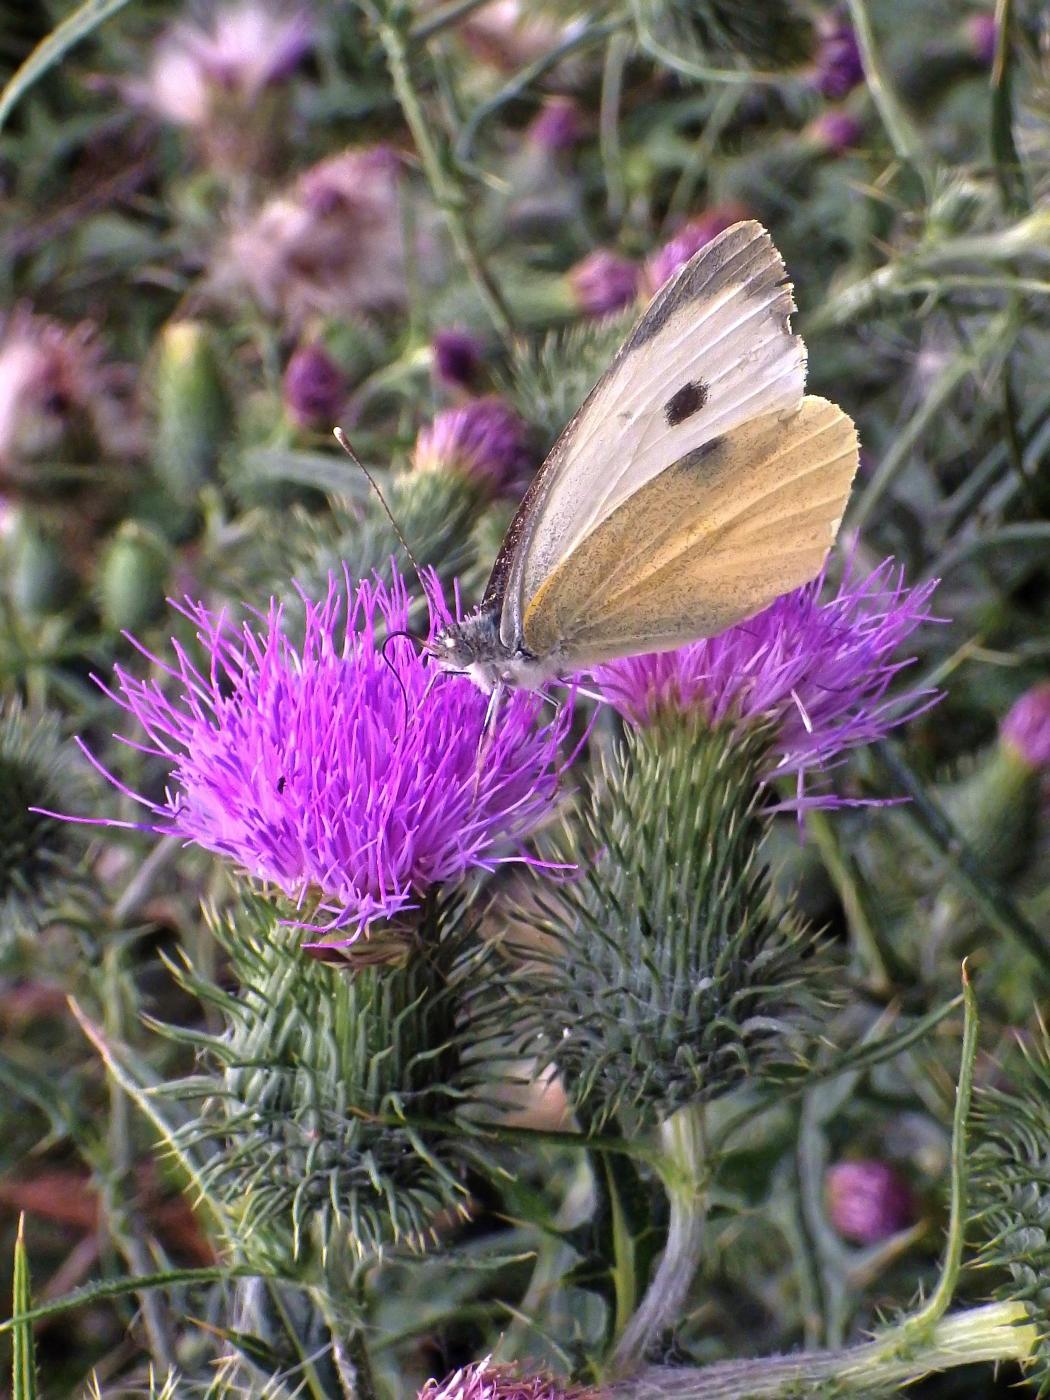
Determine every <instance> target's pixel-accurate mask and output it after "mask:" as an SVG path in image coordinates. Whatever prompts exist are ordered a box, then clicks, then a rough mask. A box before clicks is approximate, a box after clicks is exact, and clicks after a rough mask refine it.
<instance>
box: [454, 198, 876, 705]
mask: <svg viewBox="0 0 1050 1400" xmlns="http://www.w3.org/2000/svg"><path fill="white" fill-rule="evenodd" d="M794 309H795V308H794V301H793V299H792V295H791V286H790V283H789V282H788V279H787V277H786V275H785V272H784V265H783V262H782V261H781V258H780V255H779V253H778V252H777V251H776V249H775V247H774V246H773V243H772V240H771V239H770V237H769V235H768V233H766V231H765V229H763V228H762V227H761V225H759V224H757V223H753V222H747V223H741V224H736V225H734V226H733V227H732V228H730V229H727V230H726V231H725V232H724V233H722V234H721V235H719V237H718V238H716V239H714V240H713V241H712V242H711V243H709V244H708V245H707V246H706V247H705V248H703V249H701V250H700V252H698V253H697V254H696V255H695V256H694V257H693V258H692V259H691V260H690V261H689V262H688V263H686V264H685V266H684V267H683V268H681V270H680V271H679V272H678V273H677V275H676V276H675V277H674V278H672V279H671V281H670V282H668V283H667V285H666V286H664V287H663V288H662V290H661V291H660V292H659V293H658V294H657V296H656V297H655V298H654V300H653V301H652V303H651V304H650V306H649V307H648V308H647V310H646V311H645V312H644V313H643V315H642V317H641V319H640V320H639V322H638V324H637V325H636V326H635V328H634V329H633V331H632V332H631V333H630V334H629V335H628V337H627V339H626V341H625V342H624V344H623V346H622V347H621V349H620V350H619V351H618V353H617V355H616V356H615V358H614V359H613V362H612V364H611V365H610V367H609V369H608V370H607V371H606V373H605V374H604V375H603V376H602V378H601V379H600V380H599V381H598V383H597V384H596V385H595V387H594V389H593V390H592V391H591V393H590V394H589V395H588V397H587V399H586V401H585V402H584V403H583V405H582V406H581V407H580V409H579V410H578V412H577V413H576V414H575V415H574V417H573V419H572V421H571V422H570V423H569V424H568V426H567V427H566V428H565V430H564V432H563V433H562V435H561V437H559V439H558V441H557V442H556V443H555V445H554V447H553V449H552V450H551V452H550V454H549V456H548V457H547V459H546V461H545V462H544V463H543V465H542V466H541V468H540V469H539V471H538V472H537V474H536V477H535V478H534V480H533V482H532V485H531V486H530V488H529V490H528V492H527V494H526V496H525V499H524V500H523V501H522V503H521V505H520V507H519V508H518V511H517V514H516V515H515V517H514V520H513V521H512V523H511V526H510V528H509V530H508V531H507V535H506V537H505V539H504V541H503V544H502V546H501V548H500V551H499V554H498V556H497V559H496V563H495V565H494V567H493V570H492V575H491V577H490V579H489V583H488V586H487V588H486V590H485V596H484V598H483V599H482V602H481V606H480V608H479V609H478V610H477V612H476V613H474V614H472V615H471V616H469V617H467V618H465V619H464V620H462V621H461V622H458V623H454V624H450V625H449V626H447V627H446V628H445V629H443V631H442V632H440V633H439V634H438V636H437V637H436V638H435V650H436V652H437V655H438V657H439V659H440V661H441V664H442V665H444V666H445V667H446V668H447V669H449V670H460V671H467V672H468V673H469V674H470V675H471V676H472V678H473V679H474V680H475V681H476V683H477V684H478V685H479V686H481V687H482V689H484V690H486V691H491V690H493V689H494V688H497V687H500V686H511V687H518V686H520V687H527V688H535V687H537V686H539V685H542V684H544V683H545V682H546V681H548V680H550V679H552V678H553V677H555V676H561V675H565V674H568V673H571V672H573V671H579V670H585V669H588V668H589V667H591V666H594V665H597V664H598V663H599V662H602V661H608V660H611V659H613V658H615V657H618V656H629V655H633V654H637V653H641V652H649V651H666V650H671V649H673V648H675V647H677V646H681V645H683V644H684V643H686V642H689V641H692V640H695V639H696V638H698V637H703V636H712V635H714V634H716V633H718V632H721V631H723V630H724V629H725V628H726V627H729V626H731V625H732V624H733V623H735V622H738V621H740V620H742V619H743V618H746V617H749V616H752V615H753V614H754V613H756V612H759V611H760V610H761V609H762V608H763V607H765V606H767V605H768V604H769V603H771V602H772V601H773V599H774V598H776V597H779V596H780V595H781V594H782V593H786V592H788V591H789V590H790V589H792V588H796V587H798V586H800V585H801V584H804V583H806V582H808V581H809V580H810V579H812V578H813V577H814V576H815V575H816V574H817V573H818V572H819V570H820V568H821V566H822V565H823V563H824V559H825V557H826V555H827V552H828V550H829V549H830V547H831V544H832V543H833V541H834V538H835V534H836V532H837V530H838V525H839V521H840V519H841V517H842V512H843V510H844V508H845V504H846V500H847V498H848V495H849V489H850V485H851V483H852V479H853V474H854V471H855V470H856V465H857V455H858V451H857V439H856V432H855V430H854V428H853V424H852V423H851V422H850V420H849V418H848V417H847V416H846V414H844V413H843V412H842V410H841V409H839V408H838V407H837V406H836V405H834V404H831V403H828V402H827V401H826V400H824V399H820V398H814V397H811V396H807V395H806V394H805V369H806V352H805V346H804V345H803V343H802V341H801V339H800V338H799V337H798V336H796V335H794V334H793V333H792V331H791V326H790V319H789V318H790V314H791V312H792V311H793V310H794Z"/></svg>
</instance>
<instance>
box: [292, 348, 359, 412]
mask: <svg viewBox="0 0 1050 1400" xmlns="http://www.w3.org/2000/svg"><path fill="white" fill-rule="evenodd" d="M281 387H282V389H283V391H284V407H285V410H286V412H287V414H288V417H289V418H290V419H291V420H292V422H293V423H295V424H296V425H297V426H298V427H300V428H328V429H331V428H332V427H333V426H334V425H335V423H336V422H337V420H338V418H339V414H340V412H341V410H342V408H343V405H344V404H345V403H346V393H347V383H346V375H345V374H344V373H343V371H342V370H341V369H340V368H339V366H338V365H337V364H336V362H335V361H334V360H333V359H332V357H331V355H330V354H329V353H328V351H327V350H326V349H325V348H324V346H323V345H317V344H306V345H300V346H298V347H297V348H296V350H295V351H294V353H293V354H292V357H291V359H290V360H289V361H288V364H287V366H286V367H285V371H284V380H283V382H282V385H281Z"/></svg>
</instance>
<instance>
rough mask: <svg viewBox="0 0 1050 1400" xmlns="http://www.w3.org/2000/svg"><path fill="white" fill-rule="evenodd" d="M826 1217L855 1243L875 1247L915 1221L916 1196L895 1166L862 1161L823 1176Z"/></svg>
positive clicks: (837, 1166)
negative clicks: (873, 1245)
mask: <svg viewBox="0 0 1050 1400" xmlns="http://www.w3.org/2000/svg"><path fill="white" fill-rule="evenodd" d="M824 1195H825V1199H826V1201H827V1210H828V1218H829V1219H830V1221H831V1223H832V1225H834V1227H835V1229H836V1230H837V1231H838V1232H839V1234H840V1235H841V1236H842V1237H843V1239H847V1240H852V1241H853V1243H854V1244H878V1243H879V1241H880V1240H885V1239H888V1238H889V1237H890V1235H895V1234H897V1232H898V1231H899V1230H904V1229H906V1228H907V1227H908V1226H909V1225H911V1224H912V1222H913V1221H914V1220H915V1214H916V1210H915V1196H914V1194H913V1192H912V1190H911V1187H910V1186H909V1185H908V1183H907V1181H905V1179H904V1177H903V1176H902V1175H901V1174H900V1172H899V1171H898V1170H897V1168H896V1167H894V1166H892V1165H891V1163H889V1162H880V1161H877V1160H875V1159H873V1158H863V1159H861V1160H859V1161H853V1162H836V1163H835V1164H834V1166H831V1167H829V1168H828V1170H827V1172H826V1173H825V1174H824Z"/></svg>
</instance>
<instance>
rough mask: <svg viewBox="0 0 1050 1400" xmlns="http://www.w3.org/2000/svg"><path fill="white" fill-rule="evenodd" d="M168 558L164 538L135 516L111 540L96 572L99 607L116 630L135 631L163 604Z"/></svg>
mask: <svg viewBox="0 0 1050 1400" xmlns="http://www.w3.org/2000/svg"><path fill="white" fill-rule="evenodd" d="M168 567H169V558H168V550H167V547H166V545H165V544H164V541H163V540H161V539H160V538H159V537H158V536H157V535H156V534H154V532H153V531H152V530H147V529H145V528H144V527H143V526H141V525H139V524H138V523H137V522H136V521H134V520H126V521H125V522H124V523H123V524H122V525H121V527H120V529H119V530H118V531H117V533H116V534H115V535H114V536H113V538H112V539H111V540H110V542H109V545H108V546H107V548H106V550H105V553H104V554H103V557H102V562H101V565H100V567H99V575H98V602H99V611H100V612H101V613H102V619H103V621H104V622H105V623H106V626H107V627H111V628H112V629H113V630H114V631H115V632H124V631H127V632H134V631H137V630H138V629H139V628H140V627H143V626H145V625H146V623H148V622H152V621H153V620H154V619H155V618H156V617H158V616H159V614H160V613H161V612H162V611H163V608H164V597H165V584H166V582H167V578H168Z"/></svg>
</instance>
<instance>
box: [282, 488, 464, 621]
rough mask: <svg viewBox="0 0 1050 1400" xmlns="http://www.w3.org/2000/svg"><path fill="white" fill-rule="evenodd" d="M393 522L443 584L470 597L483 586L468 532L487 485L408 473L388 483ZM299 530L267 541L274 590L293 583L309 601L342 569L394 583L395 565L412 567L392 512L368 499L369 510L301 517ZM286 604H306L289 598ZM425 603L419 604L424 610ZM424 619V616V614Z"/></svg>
mask: <svg viewBox="0 0 1050 1400" xmlns="http://www.w3.org/2000/svg"><path fill="white" fill-rule="evenodd" d="M383 490H384V494H385V495H386V498H387V500H388V502H389V504H390V509H391V511H392V513H393V516H394V519H395V520H396V521H397V522H398V525H399V526H400V527H401V531H402V533H403V534H404V537H405V539H406V540H407V541H408V544H409V547H410V548H411V550H412V553H413V554H414V555H415V557H416V560H417V562H418V563H419V564H420V566H421V567H422V568H427V567H432V568H434V569H436V570H437V572H438V575H439V576H440V578H441V580H442V582H443V583H445V584H446V585H451V583H452V581H453V580H454V579H456V578H458V579H459V580H460V583H461V586H462V587H463V589H464V591H465V592H467V593H468V594H469V593H470V592H472V591H473V590H474V588H480V587H481V586H482V585H483V584H484V577H479V571H478V570H477V568H476V550H475V548H474V546H473V544H472V542H471V538H470V532H471V528H472V526H473V524H474V521H475V519H476V518H477V516H478V514H479V511H480V510H481V508H482V505H483V502H484V491H483V488H482V486H481V485H479V484H478V483H475V482H473V481H471V479H470V478H469V477H467V476H465V475H464V474H463V473H461V472H455V471H429V472H414V471H412V472H404V473H401V474H399V475H397V476H395V477H393V479H392V480H390V481H389V482H388V483H384V487H383ZM295 522H296V527H297V528H295V529H293V530H292V531H289V530H288V529H287V528H286V522H285V528H284V529H283V530H282V532H281V533H280V535H279V536H278V535H274V536H272V537H270V538H269V539H264V540H263V541H262V549H263V551H264V564H263V568H264V572H265V576H266V579H267V581H268V582H269V583H271V584H272V585H273V586H276V587H279V588H281V589H282V590H283V589H285V588H287V580H288V579H289V578H294V579H295V580H296V582H297V583H298V584H299V585H300V587H302V589H303V590H304V592H305V593H306V594H307V596H320V595H322V594H323V593H324V592H325V590H326V589H327V586H328V579H329V577H330V575H332V574H333V573H335V574H337V575H338V574H340V573H341V572H342V569H343V566H344V564H346V566H347V567H348V568H349V569H350V573H351V575H352V576H353V577H355V578H369V577H371V575H372V574H373V573H378V574H379V575H380V576H381V577H383V578H386V579H389V577H390V560H391V557H395V558H397V559H399V560H400V562H401V567H402V568H406V567H407V565H408V561H407V560H406V559H405V558H404V551H403V549H402V547H401V542H400V540H399V539H398V538H397V535H396V534H395V533H394V530H393V527H392V526H391V524H390V521H389V519H388V518H387V515H386V512H385V511H384V509H383V507H382V506H381V505H380V503H379V502H378V501H377V500H376V499H375V498H374V497H373V496H372V495H371V494H369V496H368V498H367V500H366V503H365V505H364V507H363V509H357V510H355V509H350V508H348V507H346V506H341V505H336V506H334V507H333V509H332V510H331V511H330V512H329V513H328V514H327V515H326V516H323V517H318V516H308V515H306V514H305V513H301V514H298V515H296V517H295ZM286 601H287V606H288V608H289V609H291V610H292V613H293V614H294V610H295V609H296V608H297V607H298V606H301V601H300V600H299V597H298V594H297V593H289V595H288V597H287V599H286ZM421 603H422V600H419V604H420V605H421ZM420 616H422V614H420Z"/></svg>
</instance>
